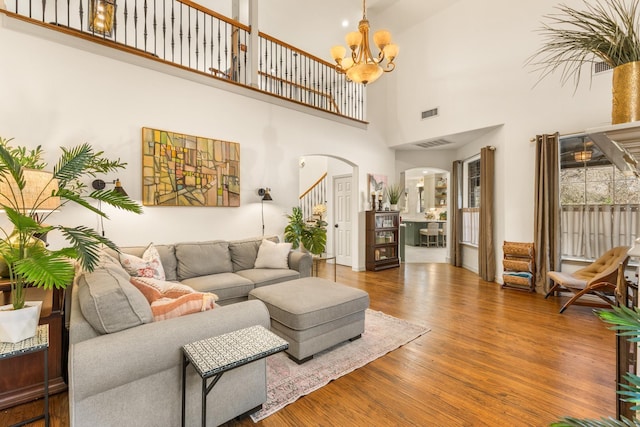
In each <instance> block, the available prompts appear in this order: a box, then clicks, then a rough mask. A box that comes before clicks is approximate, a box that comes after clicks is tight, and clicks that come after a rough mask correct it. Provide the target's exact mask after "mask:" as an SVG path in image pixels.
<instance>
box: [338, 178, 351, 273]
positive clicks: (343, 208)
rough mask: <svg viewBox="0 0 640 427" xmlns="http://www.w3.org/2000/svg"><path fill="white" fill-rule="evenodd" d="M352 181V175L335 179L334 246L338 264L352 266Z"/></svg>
mask: <svg viewBox="0 0 640 427" xmlns="http://www.w3.org/2000/svg"><path fill="white" fill-rule="evenodd" d="M351 179H352V175H339V176H335V177H334V178H333V199H334V202H335V203H334V207H335V209H334V215H333V218H334V224H333V226H334V229H333V230H334V232H333V238H334V240H333V241H334V242H335V243H334V246H335V250H336V253H335V255H336V263H338V264H340V265H347V266H351V263H352V261H351V249H352V248H351V237H352V233H351V229H352V223H353V216H352V212H351V200H352V199H351V197H352V195H351V191H352V189H351Z"/></svg>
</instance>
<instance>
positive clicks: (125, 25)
mask: <svg viewBox="0 0 640 427" xmlns="http://www.w3.org/2000/svg"><path fill="white" fill-rule="evenodd" d="M128 22H129V7H128V5H127V0H124V44H125V45H126V44H127V26H128Z"/></svg>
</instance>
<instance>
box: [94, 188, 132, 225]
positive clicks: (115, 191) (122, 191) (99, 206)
mask: <svg viewBox="0 0 640 427" xmlns="http://www.w3.org/2000/svg"><path fill="white" fill-rule="evenodd" d="M107 184H109V185H115V187H114V188H113V192H114V193H118V194H120V195H122V196H128V194H127V192H126V191H124V188H123V187H122V183H121V182H120V179H118V178H116V179H114V180H113V181H111V182H104V181H103V180H101V179H94V180H93V182H92V183H91V187H93V189H94V190H104V189H105V188H106V186H107ZM98 209H100V210H102V201H100V200H98ZM99 218H100V226H99V227H98V228H99V230H100V233H101V235H102V237H104V222H103V217H102V216H99Z"/></svg>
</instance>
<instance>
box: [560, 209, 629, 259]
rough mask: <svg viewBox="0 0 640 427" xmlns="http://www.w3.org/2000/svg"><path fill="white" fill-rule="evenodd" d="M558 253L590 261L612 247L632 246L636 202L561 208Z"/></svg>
mask: <svg viewBox="0 0 640 427" xmlns="http://www.w3.org/2000/svg"><path fill="white" fill-rule="evenodd" d="M560 218H561V230H562V245H561V247H562V256H563V257H567V258H578V259H586V260H594V259H596V258H598V257H600V255H602V254H603V253H604V252H606V251H608V250H609V249H611V248H614V247H616V246H633V244H634V240H635V239H636V237H638V230H640V205H637V204H627V205H570V206H562V208H561V216H560Z"/></svg>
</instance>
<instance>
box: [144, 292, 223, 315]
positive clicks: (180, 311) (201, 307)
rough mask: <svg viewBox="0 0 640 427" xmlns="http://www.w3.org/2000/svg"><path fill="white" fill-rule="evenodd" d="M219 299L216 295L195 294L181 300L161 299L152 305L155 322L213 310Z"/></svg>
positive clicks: (182, 297)
mask: <svg viewBox="0 0 640 427" xmlns="http://www.w3.org/2000/svg"><path fill="white" fill-rule="evenodd" d="M217 298H218V297H216V296H215V294H210V293H203V292H193V293H191V294H186V295H182V296H181V297H180V298H175V299H173V298H160V299H158V300H155V301H154V302H153V303H151V312H152V313H153V320H154V322H157V321H158V320H166V319H171V318H174V317H180V316H183V315H185V314H191V313H197V312H199V311H207V310H211V309H213V307H214V306H215V304H214V302H215V300H216V299H217Z"/></svg>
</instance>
